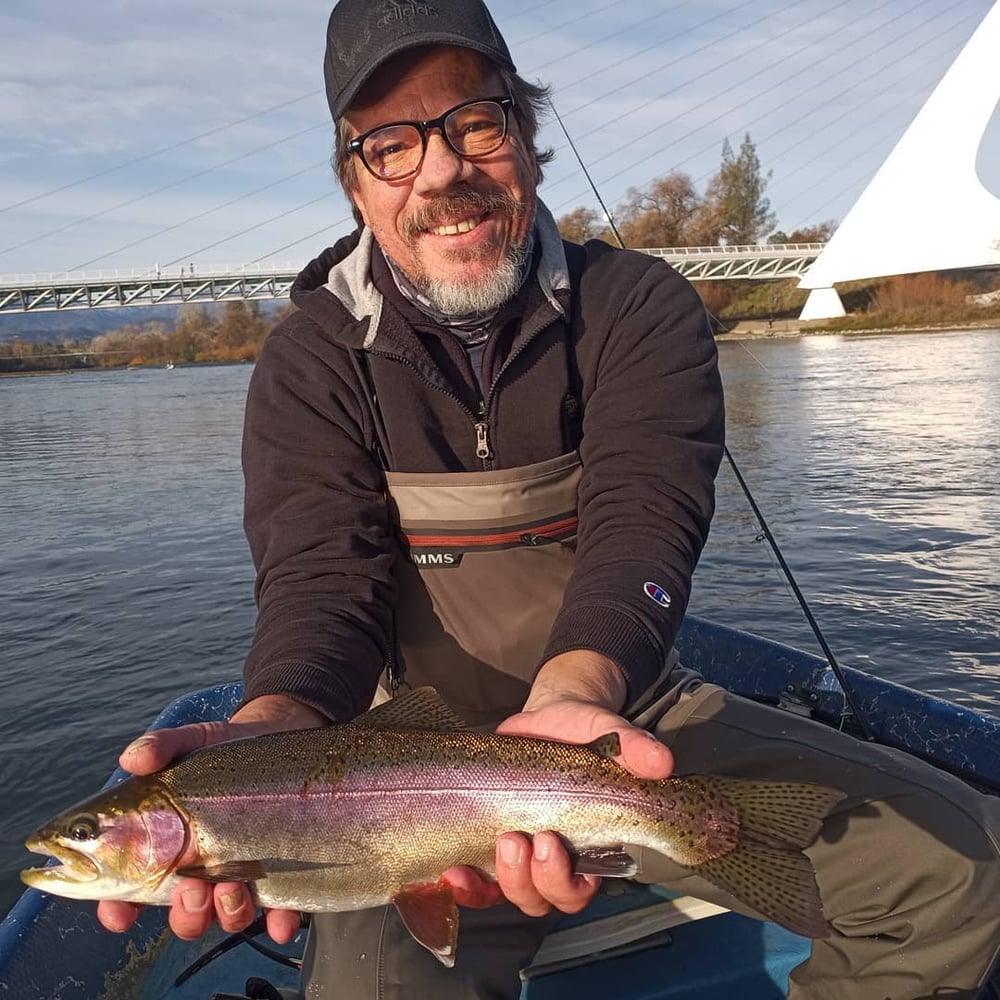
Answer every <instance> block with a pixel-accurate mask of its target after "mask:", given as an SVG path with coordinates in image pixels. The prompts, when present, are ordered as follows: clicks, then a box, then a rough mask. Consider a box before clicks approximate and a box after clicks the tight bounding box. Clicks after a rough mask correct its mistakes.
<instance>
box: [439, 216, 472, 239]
mask: <svg viewBox="0 0 1000 1000" xmlns="http://www.w3.org/2000/svg"><path fill="white" fill-rule="evenodd" d="M484 218H485V216H483V215H477V216H474V217H473V218H471V219H463V220H462V221H461V222H452V223H449V224H448V225H444V226H432V227H431V228H430V229H428V232H430V233H432V234H433V235H434V236H461V235H462V234H463V233H471V232H472V230H473V229H475V228H476V226H478V225H479V224H480V223H481V222H482V221H483V219H484Z"/></svg>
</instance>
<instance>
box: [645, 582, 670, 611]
mask: <svg viewBox="0 0 1000 1000" xmlns="http://www.w3.org/2000/svg"><path fill="white" fill-rule="evenodd" d="M642 590H643V593H644V594H645V595H646V596H647V597H648V598H649V599H650V600H651V601H656V603H657V604H659V606H660V607H661V608H669V607H670V603H671V602H670V595H669V594H668V593H667V592H666V591H665V590H664V589H663V588H662V587H661V586H660V585H659V584H658V583H652V582H649V583H644V584H643V585H642Z"/></svg>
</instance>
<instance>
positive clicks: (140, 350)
mask: <svg viewBox="0 0 1000 1000" xmlns="http://www.w3.org/2000/svg"><path fill="white" fill-rule="evenodd" d="M997 283H998V279H996V278H994V284H997ZM720 285H726V286H727V287H726V288H719V286H720ZM696 287H697V288H698V291H699V293H700V294H701V296H702V298H703V299H704V300H705V304H706V306H707V308H708V309H709V311H710V312H711V313H712V315H713V317H715V318H716V319H717V321H718V325H717V329H716V339H717V340H719V341H720V342H726V341H735V340H761V339H769V338H771V339H773V338H789V337H804V336H818V335H831V334H835V335H842V336H880V335H885V334H894V333H923V332H941V331H944V330H963V329H968V330H976V329H991V328H996V329H998V330H1000V296H998V295H991V294H986V295H983V294H982V292H983V290H984V289H983V286H982V285H977V284H975V283H973V282H971V281H968V280H955V279H953V278H950V277H948V276H946V275H942V274H937V273H934V274H917V275H903V276H899V277H894V278H887V279H885V280H882V281H873V282H854V283H852V285H849V286H844V287H843V288H841V289H839V291H840V294H841V298H842V299H843V301H844V305H845V308H846V309H848V310H849V311H848V314H847V315H846V316H842V317H840V318H839V319H832V320H811V321H806V322H803V321H801V320H799V319H798V314H799V312H800V311H801V308H802V305H803V304H804V303H805V299H806V294H807V293H806V292H805V291H803V290H802V289H799V288H798V287H797V283H796V282H795V281H794V280H789V281H782V282H768V283H764V282H750V281H732V282H714V283H708V282H701V283H698V284H696ZM986 290H987V292H988V291H989V289H988V288H987V289H986ZM977 298H978V299H979V300H980V302H982V301H983V300H985V304H976V302H975V301H974V300H975V299H977ZM294 308H295V307H294V306H292V305H290V304H289V305H286V306H284V307H283V308H282V309H280V310H278V311H277V312H276V313H274V314H273V315H267V316H265V315H264V314H263V313H262V312H261V310H260V307H259V305H258V303H255V302H252V303H246V302H228V303H226V304H225V305H224V306H216V307H205V306H198V307H188V308H185V309H182V310H180V311H179V312H178V316H177V319H176V321H175V322H174V323H173V324H172V325H170V324H166V323H164V322H162V321H155V322H150V323H144V324H128V325H126V326H123V327H121V328H119V329H116V330H110V331H109V332H107V333H103V334H101V335H100V336H97V337H94V338H92V339H90V340H86V341H83V340H60V341H55V340H52V341H46V342H44V343H29V342H27V341H22V340H17V339H15V340H14V341H12V342H8V343H0V376H11V375H44V374H57V373H63V374H67V373H73V372H78V371H100V370H106V369H111V368H150V367H160V368H168V367H173V366H175V365H192V364H232V363H238V362H253V361H256V359H257V355H258V354H259V353H260V349H261V347H262V346H263V343H264V340H265V339H266V338H267V335H268V334H269V333H270V331H271V329H272V328H273V327H274V326H275V325H276V324H277V323H278V322H280V320H281V319H282V318H283V317H284V316H285V315H287V314H288V313H290V312H291V311H292V310H294Z"/></svg>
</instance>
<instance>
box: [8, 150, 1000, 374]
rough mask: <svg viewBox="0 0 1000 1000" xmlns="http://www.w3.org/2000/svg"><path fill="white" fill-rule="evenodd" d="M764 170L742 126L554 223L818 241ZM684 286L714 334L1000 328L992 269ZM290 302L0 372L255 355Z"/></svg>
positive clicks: (12, 346) (189, 322) (78, 347)
mask: <svg viewBox="0 0 1000 1000" xmlns="http://www.w3.org/2000/svg"><path fill="white" fill-rule="evenodd" d="M770 178H771V171H766V172H765V171H764V170H762V168H761V165H760V160H759V159H758V157H757V150H756V147H755V146H754V143H753V140H752V139H751V138H750V135H749V133H747V134H746V135H745V136H744V138H743V142H742V143H741V144H740V147H739V149H738V151H737V150H734V149H733V147H732V146H731V144H730V142H729V140H728V139H727V140H725V142H724V143H723V145H722V157H721V162H720V165H719V171H718V173H716V174H715V175H713V176H712V177H711V178H710V179H709V180H708V182H707V183H706V185H705V188H704V191H703V192H699V191H698V190H697V188H696V187H695V183H694V181H692V179H691V178H690V177H689V176H688V175H687V174H684V173H683V172H681V171H677V170H675V171H672V172H671V173H669V174H666V175H665V176H663V177H659V178H656V179H655V180H654V181H652V182H651V183H650V184H649V185H647V186H646V187H645V188H642V189H638V188H629V189H628V191H627V192H626V196H625V200H624V201H623V202H622V203H621V204H620V205H618V206H616V208H615V210H614V216H609V215H606V214H601V213H598V212H597V211H596V210H594V209H592V208H577V209H574V210H573V211H571V212H570V213H568V214H567V215H564V216H562V217H561V218H560V219H559V220H558V224H559V230H560V233H561V234H562V236H563V238H565V239H568V240H571V241H573V242H577V243H585V242H586V241H587V240H589V239H603V240H605V241H606V242H608V243H611V244H612V245H619V244H620V245H623V246H629V247H634V248H636V249H643V248H649V247H699V246H702V247H703V246H720V245H726V246H753V245H757V244H762V243H764V242H765V240H766V242H767V243H769V244H789V243H825V242H826V241H828V240H829V239H830V238H831V236H833V235H834V233H835V231H836V228H837V226H836V223H835V222H834V221H832V220H830V221H827V222H822V223H819V224H818V225H813V226H809V227H807V228H804V229H795V230H793V231H792V232H791V233H785V232H783V231H782V230H780V229H776V228H775V224H776V218H775V215H774V213H773V212H772V211H771V205H770V201H769V200H768V198H767V197H766V196H765V191H766V189H767V186H768V182H769V181H770ZM612 218H615V219H616V220H617V223H614V222H612V221H611V219H612ZM612 230H613V232H612ZM192 266H193V265H192ZM694 285H695V288H696V289H697V291H698V293H699V295H701V297H702V299H703V301H704V302H705V306H706V308H707V309H708V311H709V313H710V315H711V316H712V317H713V319H714V320H715V323H714V324H713V325H714V327H715V330H716V336H717V337H718V339H719V340H740V339H758V338H762V337H799V336H810V335H816V334H844V335H852V336H853V335H877V334H886V333H914V332H918V331H926V330H954V329H962V328H969V329H978V328H987V329H988V328H990V327H997V328H998V329H1000V269H998V268H993V269H992V270H990V269H985V270H968V271H947V272H928V273H925V274H908V275H900V276H897V277H892V278H885V279H879V280H874V279H873V280H870V281H855V282H845V283H843V284H841V285H839V286H838V287H837V291H838V293H839V294H840V297H841V300H842V302H843V304H844V308H845V310H846V312H847V315H846V316H843V317H841V318H839V319H833V320H823V321H818V320H814V321H809V322H802V321H800V320H799V319H798V317H799V315H800V314H801V312H802V307H803V306H804V305H805V302H806V298H807V296H808V292H807V291H805V290H804V289H801V288H799V287H798V280H797V279H795V278H791V279H786V280H783V281H766V280H765V281H746V280H727V281H703V282H695V283H694ZM294 308H295V307H294V306H293V305H291V304H290V303H289V304H288V305H286V306H284V307H283V308H282V309H279V310H278V311H277V312H271V313H269V314H268V315H266V316H265V315H264V314H263V313H262V311H261V308H260V303H258V302H250V303H247V302H244V301H237V302H227V303H226V304H225V306H222V305H213V306H211V307H206V306H187V307H182V308H181V309H179V310H178V312H177V314H176V316H175V318H174V320H173V323H172V324H168V323H164V322H159V321H153V322H147V323H141V324H129V325H127V326H122V327H120V328H118V329H115V330H111V331H109V332H107V333H103V334H101V335H100V336H96V337H93V338H89V339H86V340H84V339H76V340H71V339H68V338H66V337H64V338H63V339H61V340H59V339H54V338H55V336H56V335H53V339H48V340H47V341H46V342H44V343H39V342H38V340H40V339H41V338H39V337H37V336H36V337H31V338H29V337H28V335H27V334H25V335H24V337H22V338H18V339H15V340H13V342H5V343H3V342H0V375H5V374H6V375H20V374H25V375H26V374H34V373H44V372H56V371H62V372H73V371H81V370H92V369H98V370H99V369H106V368H140V367H155V366H159V367H163V368H168V367H173V366H175V365H190V364H205V363H208V364H226V363H233V362H250V361H255V360H256V359H257V355H258V354H259V352H260V349H261V347H262V345H263V343H264V340H265V339H266V338H267V335H268V333H269V332H270V330H271V329H272V328H273V327H274V326H275V324H277V323H278V322H280V321H281V319H282V318H283V317H284V316H286V315H288V313H289V312H290V311H292V310H294Z"/></svg>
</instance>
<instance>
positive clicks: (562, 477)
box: [386, 452, 581, 725]
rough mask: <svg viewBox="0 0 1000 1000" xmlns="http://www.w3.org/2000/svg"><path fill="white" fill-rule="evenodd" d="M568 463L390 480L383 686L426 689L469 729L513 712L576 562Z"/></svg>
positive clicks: (395, 475) (390, 476) (573, 486)
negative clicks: (397, 552) (391, 617)
mask: <svg viewBox="0 0 1000 1000" xmlns="http://www.w3.org/2000/svg"><path fill="white" fill-rule="evenodd" d="M580 474H581V469H580V460H579V457H578V456H577V454H576V452H572V453H570V454H567V455H563V456H560V457H558V458H554V459H550V460H548V461H545V462H539V463H536V464H534V465H528V466H523V467H521V468H516V469H504V470H502V471H497V472H457V473H443V474H434V475H425V474H422V473H399V472H387V473H386V483H387V488H388V492H389V502H390V504H391V505H392V507H393V513H394V515H395V519H396V521H397V523H398V526H399V531H400V533H401V537H402V543H403V544H402V551H403V558H402V559H401V560H400V563H399V566H398V579H399V586H400V591H399V599H398V604H397V611H396V649H397V651H398V652H397V655H398V656H399V658H400V662H399V663H398V664H395V663H390V665H389V668H388V672H389V674H390V676H389V681H390V684H391V683H392V682H393V681H394V680H397V682H398V678H400V677H401V676H402V677H405V680H406V683H407V684H411V685H414V686H416V685H419V684H431V685H433V686H434V687H435V688H437V690H438V692H439V693H440V695H441V697H442V698H443V699H444V700H445V702H447V703H448V704H449V705H450V706H451V707H452V708H453V709H454V710H455V711H456V712H457V713H458V714H459V715H460V716H461V717H462V718H464V719H465V720H466V721H467V722H469V723H470V724H471V725H481V724H489V723H494V724H495V723H496V722H499V721H500V720H501V719H503V718H505V717H506V716H508V715H511V714H513V713H514V712H517V711H519V709H520V708H521V705H522V704H523V702H524V699H525V697H526V696H527V693H528V688H529V685H530V683H531V680H532V677H533V675H534V673H535V670H536V669H537V668H538V666H539V661H540V658H541V655H542V652H543V650H544V648H545V644H546V642H547V640H548V636H549V632H550V630H551V628H552V622H553V620H554V619H555V616H556V614H557V613H558V611H559V608H560V607H561V605H562V600H563V594H564V592H565V589H566V585H567V582H568V580H569V577H570V574H571V573H572V571H573V561H574V557H575V554H576V531H577V486H578V484H579V482H580Z"/></svg>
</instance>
